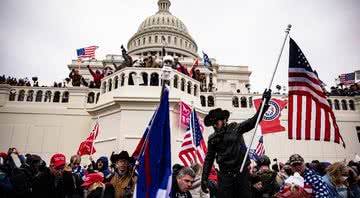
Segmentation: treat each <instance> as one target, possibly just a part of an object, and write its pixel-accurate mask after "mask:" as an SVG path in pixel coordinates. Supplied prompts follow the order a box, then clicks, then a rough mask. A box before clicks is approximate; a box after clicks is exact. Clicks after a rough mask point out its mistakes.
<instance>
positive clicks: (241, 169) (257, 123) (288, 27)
mask: <svg viewBox="0 0 360 198" xmlns="http://www.w3.org/2000/svg"><path fill="white" fill-rule="evenodd" d="M290 29H291V24H289V25H288V26H287V28H286V30H285V39H284V42H283V44H282V46H281V50H280V54H279V57H278V59H277V61H276V65H275V68H274V72H273V74H272V77H271V80H270V83H269V86H268V88H267V90H269V89H270V88H271V85H272V83H273V80H274V77H275V73H276V70H277V68H278V66H279V62H280V58H281V54H282V52H283V50H284V46H285V43H286V40H287V38H288V36H289V33H290ZM264 106H265V103H264V102H262V103H261V108H260V113H259V115H258V117H257V119H256V124H255V130H254V133H253V135H252V138H251V141H250V145H249V146H248V148H247V150H246V154H245V156H244V160H243V162H242V164H241V168H240V173H242V172H243V170H244V166H245V162H246V160H247V157H248V155H249V151H250V148H251V146H252V143H253V141H254V138H255V135H256V130H257V128H258V126H259V122H260V117H261V114H262V112H263V109H264Z"/></svg>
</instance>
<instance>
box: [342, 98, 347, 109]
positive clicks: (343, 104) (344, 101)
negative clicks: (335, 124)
mask: <svg viewBox="0 0 360 198" xmlns="http://www.w3.org/2000/svg"><path fill="white" fill-rule="evenodd" d="M341 108H342V110H348V108H347V102H346V100H341Z"/></svg>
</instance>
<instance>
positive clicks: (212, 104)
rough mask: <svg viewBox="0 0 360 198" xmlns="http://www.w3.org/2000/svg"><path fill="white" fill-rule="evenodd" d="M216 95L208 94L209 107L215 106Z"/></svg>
mask: <svg viewBox="0 0 360 198" xmlns="http://www.w3.org/2000/svg"><path fill="white" fill-rule="evenodd" d="M214 105H215V104H214V97H213V96H208V107H214Z"/></svg>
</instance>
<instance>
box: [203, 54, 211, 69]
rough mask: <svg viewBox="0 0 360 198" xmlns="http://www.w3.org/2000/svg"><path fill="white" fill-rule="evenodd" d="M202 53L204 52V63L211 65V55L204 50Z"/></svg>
mask: <svg viewBox="0 0 360 198" xmlns="http://www.w3.org/2000/svg"><path fill="white" fill-rule="evenodd" d="M202 53H203V59H204V65H205V66H210V67H211V66H212V63H211V60H210V58H209V56H208V55H207V54H206V53H205V52H204V51H203V52H202Z"/></svg>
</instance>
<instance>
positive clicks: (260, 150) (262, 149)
mask: <svg viewBox="0 0 360 198" xmlns="http://www.w3.org/2000/svg"><path fill="white" fill-rule="evenodd" d="M255 154H256V155H257V156H259V157H260V156H263V155H265V147H264V141H263V136H261V137H260V139H259V143H258V145H257V146H256V149H255Z"/></svg>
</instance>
